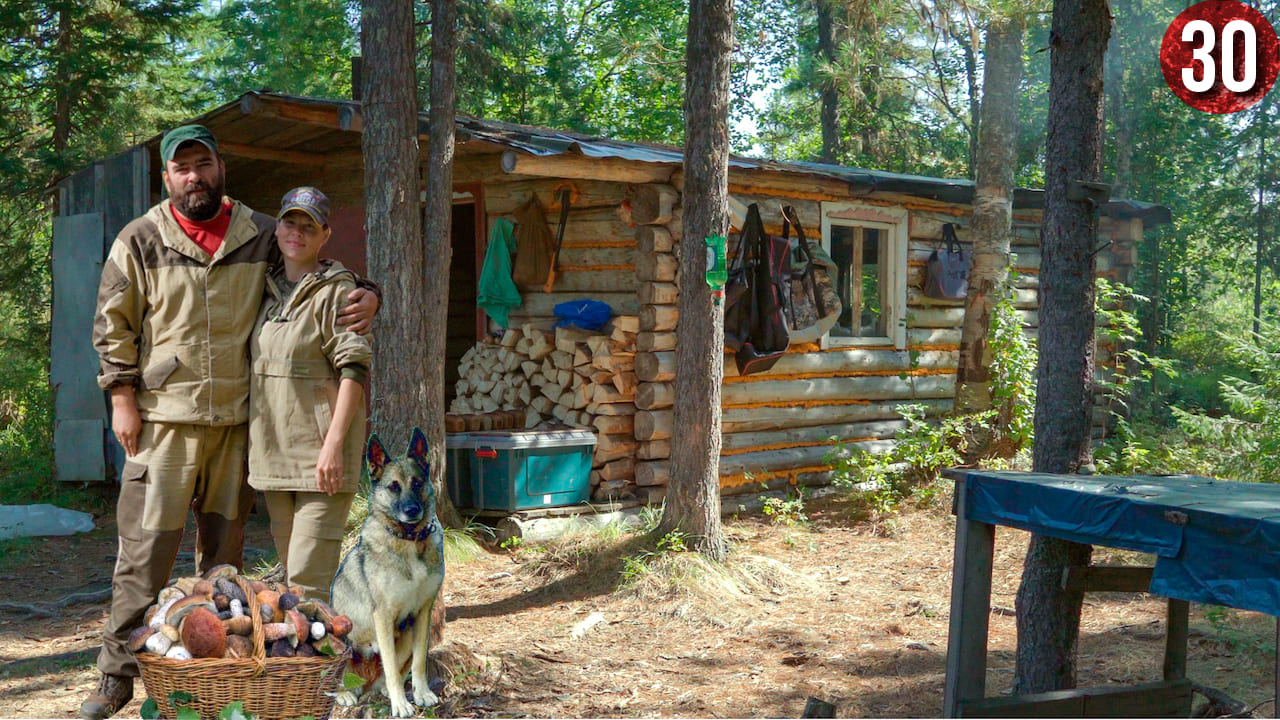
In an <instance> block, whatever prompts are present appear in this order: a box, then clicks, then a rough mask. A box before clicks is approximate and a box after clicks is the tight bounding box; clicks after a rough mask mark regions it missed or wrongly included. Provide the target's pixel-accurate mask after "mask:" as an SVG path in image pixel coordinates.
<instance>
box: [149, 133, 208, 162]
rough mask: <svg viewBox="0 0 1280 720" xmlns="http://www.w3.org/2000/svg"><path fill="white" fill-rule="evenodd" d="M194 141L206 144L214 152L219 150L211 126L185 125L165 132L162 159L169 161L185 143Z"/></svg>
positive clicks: (161, 149)
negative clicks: (210, 129)
mask: <svg viewBox="0 0 1280 720" xmlns="http://www.w3.org/2000/svg"><path fill="white" fill-rule="evenodd" d="M193 141H194V142H198V143H200V144H201V145H204V146H205V147H207V148H209V149H210V150H212V151H213V152H214V153H217V152H218V141H217V140H215V139H214V138H213V133H211V132H209V128H207V127H205V126H203V125H183V126H182V127H176V128H174V129H172V130H170V131H169V132H167V133H165V135H164V138H163V139H162V140H161V141H160V159H161V160H162V161H164V162H169V161H170V160H172V159H173V156H174V153H176V152H178V148H179V147H181V146H182V144H183V143H186V142H193Z"/></svg>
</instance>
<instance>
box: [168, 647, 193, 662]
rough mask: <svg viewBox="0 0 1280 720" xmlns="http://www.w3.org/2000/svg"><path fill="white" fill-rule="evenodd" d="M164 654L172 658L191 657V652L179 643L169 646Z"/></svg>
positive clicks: (185, 658)
mask: <svg viewBox="0 0 1280 720" xmlns="http://www.w3.org/2000/svg"><path fill="white" fill-rule="evenodd" d="M164 656H165V657H167V658H170V659H172V660H190V659H191V653H190V652H188V651H187V649H186V648H184V647H182V646H181V645H174V646H173V647H171V648H169V651H168V652H166V653H165V654H164Z"/></svg>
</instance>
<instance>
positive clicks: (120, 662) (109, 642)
mask: <svg viewBox="0 0 1280 720" xmlns="http://www.w3.org/2000/svg"><path fill="white" fill-rule="evenodd" d="M247 439H248V427H247V426H246V425H232V426H226V427H210V426H207V425H179V424H172V423H151V422H144V423H143V424H142V432H141V433H140V434H139V437H138V454H137V455H135V456H134V457H132V458H129V460H127V461H126V462H125V465H124V472H123V474H122V475H121V482H120V500H119V502H118V503H117V505H116V524H117V526H118V533H119V545H118V549H117V551H116V567H115V572H114V574H113V575H112V578H111V615H110V616H109V617H108V618H107V626H106V628H105V629H104V630H103V632H102V652H101V653H99V654H98V669H99V670H101V671H102V672H104V673H108V674H111V675H126V676H130V677H136V676H137V675H138V663H137V661H136V660H134V657H133V653H131V652H129V648H128V640H129V633H131V632H133V630H134V628H136V627H138V626H139V625H141V624H142V617H143V615H144V614H145V612H146V609H147V608H148V607H149V606H150V605H151V604H152V603H154V602H155V601H156V593H158V592H160V590H161V589H162V588H164V587H165V585H167V584H168V583H169V576H170V574H171V573H172V572H173V564H174V561H175V560H176V559H177V556H178V546H179V545H180V544H181V542H182V531H183V528H184V527H185V525H186V522H187V513H188V512H194V513H195V517H196V570H197V571H198V572H200V573H203V572H205V571H207V570H208V569H210V568H212V567H214V566H215V565H224V564H229V565H235V566H236V567H243V565H244V524H245V521H246V520H247V519H248V516H249V511H250V509H251V508H252V507H253V488H251V487H249V483H248V482H246V481H245V476H246V474H247V473H246V470H247V466H246V462H247V457H246V455H245V449H246V447H247Z"/></svg>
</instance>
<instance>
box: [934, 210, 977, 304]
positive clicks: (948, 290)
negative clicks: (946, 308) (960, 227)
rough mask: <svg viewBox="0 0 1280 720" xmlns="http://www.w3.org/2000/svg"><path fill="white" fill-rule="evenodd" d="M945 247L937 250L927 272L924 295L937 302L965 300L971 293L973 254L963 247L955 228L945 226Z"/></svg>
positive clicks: (943, 240) (943, 234) (949, 224)
mask: <svg viewBox="0 0 1280 720" xmlns="http://www.w3.org/2000/svg"><path fill="white" fill-rule="evenodd" d="M942 242H943V245H945V247H943V246H939V247H937V248H934V250H933V252H932V253H931V254H930V255H929V263H928V264H927V265H926V266H925V269H924V288H923V289H924V294H925V295H926V296H927V297H931V298H933V299H935V300H963V299H964V297H965V295H967V294H968V293H969V266H970V264H972V262H973V253H972V252H971V251H969V250H965V249H964V248H962V247H961V246H960V240H959V238H957V237H956V229H955V226H954V225H952V224H951V223H947V224H945V225H943V226H942Z"/></svg>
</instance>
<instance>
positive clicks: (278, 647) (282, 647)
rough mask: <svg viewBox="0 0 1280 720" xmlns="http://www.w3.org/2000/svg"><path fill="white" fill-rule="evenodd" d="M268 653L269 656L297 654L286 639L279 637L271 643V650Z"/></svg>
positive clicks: (291, 655)
mask: <svg viewBox="0 0 1280 720" xmlns="http://www.w3.org/2000/svg"><path fill="white" fill-rule="evenodd" d="M268 654H269V655H270V656H271V657H293V656H295V655H297V652H296V651H294V649H293V646H292V645H290V644H289V641H288V640H286V639H283V638H281V639H280V640H276V641H275V642H273V643H271V652H270V653H268Z"/></svg>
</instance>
